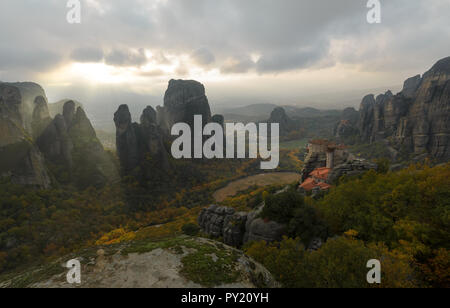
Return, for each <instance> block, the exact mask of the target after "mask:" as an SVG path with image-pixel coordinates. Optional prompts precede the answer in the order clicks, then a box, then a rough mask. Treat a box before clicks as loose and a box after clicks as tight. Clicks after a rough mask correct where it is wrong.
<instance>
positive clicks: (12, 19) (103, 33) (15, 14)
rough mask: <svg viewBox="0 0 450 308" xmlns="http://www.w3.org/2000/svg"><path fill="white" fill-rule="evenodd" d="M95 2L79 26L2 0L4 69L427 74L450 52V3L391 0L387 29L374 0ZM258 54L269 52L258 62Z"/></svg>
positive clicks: (60, 9)
mask: <svg viewBox="0 0 450 308" xmlns="http://www.w3.org/2000/svg"><path fill="white" fill-rule="evenodd" d="M85 3H86V5H85V6H83V8H82V23H81V24H80V25H69V24H68V23H67V22H66V20H65V16H66V14H67V8H66V7H65V1H59V0H41V1H16V0H2V1H0V37H1V38H2V41H1V42H0V56H1V57H0V69H1V70H3V71H5V70H7V71H9V72H10V73H13V72H14V71H16V70H19V69H20V70H23V69H24V68H26V69H27V70H28V71H30V72H33V71H34V72H37V73H40V72H42V70H52V69H53V70H55V69H57V68H58V67H59V66H61V65H63V64H67V63H64V62H71V61H78V62H98V61H102V60H104V61H105V63H106V64H109V65H114V66H119V67H142V66H144V65H145V64H146V63H147V62H148V61H149V60H150V61H152V63H156V64H159V65H173V64H176V63H178V60H177V59H179V58H182V57H183V56H185V55H190V58H191V61H185V64H184V65H182V66H180V68H179V72H180V73H183V72H184V73H186V72H188V71H189V70H190V69H192V67H190V66H192V65H193V66H198V67H202V68H208V69H219V70H220V72H221V73H222V74H247V73H249V72H253V71H256V72H258V73H259V74H261V75H273V74H277V73H280V72H291V71H296V70H303V69H314V68H317V67H318V66H319V67H320V65H322V64H323V63H328V65H334V64H335V63H336V64H343V65H349V66H353V67H358V69H361V70H379V71H382V72H383V71H386V72H388V71H393V70H400V69H404V68H405V67H408V68H409V69H411V70H422V69H423V67H424V65H430V63H432V62H434V61H436V60H437V59H439V58H441V57H444V56H448V51H449V50H450V19H449V18H448V14H446V12H448V11H450V2H449V1H448V0H429V1H421V0H396V1H382V23H381V24H379V25H369V24H368V23H367V21H366V14H367V11H368V9H367V7H366V3H367V1H365V0H361V1H354V0H340V1H325V0H283V1H273V0H245V1H242V0H214V1H210V0H189V1H186V0H149V1H142V0H115V1H109V0H89V1H86V2H85ZM36 46H38V47H36ZM80 46H82V47H80ZM86 46H89V48H85V47H86ZM102 51H105V52H104V53H102ZM146 51H148V52H149V53H150V52H151V53H152V55H153V56H152V58H151V59H147V56H146V54H147V52H146ZM251 54H259V55H260V56H261V57H260V59H259V60H258V61H257V63H256V64H255V63H254V62H253V61H251V60H249V57H250V56H249V55H251ZM168 55H170V57H169V56H168ZM236 55H240V56H236ZM5 74H6V73H5Z"/></svg>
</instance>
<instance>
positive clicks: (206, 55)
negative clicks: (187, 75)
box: [191, 48, 216, 66]
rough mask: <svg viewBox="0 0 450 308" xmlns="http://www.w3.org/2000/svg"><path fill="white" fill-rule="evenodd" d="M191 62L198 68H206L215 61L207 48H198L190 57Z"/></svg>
mask: <svg viewBox="0 0 450 308" xmlns="http://www.w3.org/2000/svg"><path fill="white" fill-rule="evenodd" d="M191 58H192V60H193V61H194V62H195V63H196V64H197V65H199V66H208V65H210V64H212V63H214V62H215V61H216V58H215V56H214V54H213V53H212V52H211V51H210V50H208V49H207V48H200V49H197V50H196V51H194V52H193V53H192V55H191Z"/></svg>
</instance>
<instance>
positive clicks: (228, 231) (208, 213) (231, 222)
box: [198, 205, 247, 247]
mask: <svg viewBox="0 0 450 308" xmlns="http://www.w3.org/2000/svg"><path fill="white" fill-rule="evenodd" d="M246 221H247V213H243V212H241V213H236V212H235V210H234V209H232V208H229V207H224V206H217V205H211V206H210V207H209V208H204V209H203V210H202V211H201V213H200V215H199V217H198V223H199V225H200V227H201V228H202V229H203V230H204V231H205V232H206V233H207V234H209V235H211V236H213V237H223V239H224V243H225V244H227V245H231V246H235V247H240V246H242V244H243V240H244V233H245V223H246Z"/></svg>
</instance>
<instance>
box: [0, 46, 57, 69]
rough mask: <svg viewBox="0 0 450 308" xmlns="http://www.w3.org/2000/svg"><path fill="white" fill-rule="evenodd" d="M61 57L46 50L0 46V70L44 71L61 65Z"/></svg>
mask: <svg viewBox="0 0 450 308" xmlns="http://www.w3.org/2000/svg"><path fill="white" fill-rule="evenodd" d="M61 61H62V57H61V56H60V55H59V54H58V53H55V52H53V51H50V50H46V49H39V48H36V49H15V48H13V47H1V46H0V70H10V69H20V70H25V71H45V70H47V69H50V68H52V67H54V66H57V65H58V64H59V63H61Z"/></svg>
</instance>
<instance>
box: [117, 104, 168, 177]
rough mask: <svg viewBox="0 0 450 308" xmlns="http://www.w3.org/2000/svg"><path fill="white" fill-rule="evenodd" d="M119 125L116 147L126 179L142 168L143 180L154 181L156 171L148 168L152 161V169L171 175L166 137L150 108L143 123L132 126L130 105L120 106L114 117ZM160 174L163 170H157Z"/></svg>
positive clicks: (145, 113)
mask: <svg viewBox="0 0 450 308" xmlns="http://www.w3.org/2000/svg"><path fill="white" fill-rule="evenodd" d="M114 123H115V124H116V146H117V154H118V156H119V160H120V165H121V168H122V174H123V175H129V174H135V173H134V171H135V170H136V168H138V167H140V169H141V170H140V172H141V174H140V175H141V176H144V177H145V178H151V176H152V174H154V173H155V172H156V171H157V170H155V169H153V170H148V169H152V168H151V167H149V166H148V164H146V162H149V161H150V160H153V161H152V162H153V164H152V166H158V168H160V169H161V170H163V171H168V169H169V162H168V161H169V160H168V152H167V149H166V146H165V144H164V140H163V133H162V131H161V129H160V127H159V126H158V125H157V114H156V111H155V110H154V109H153V108H152V107H150V106H149V107H147V108H146V109H145V110H144V111H143V113H142V116H141V123H140V124H138V123H133V122H132V119H131V114H130V111H129V108H128V106H127V105H121V106H120V107H119V109H118V110H117V112H116V113H115V114H114ZM158 171H160V170H158Z"/></svg>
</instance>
